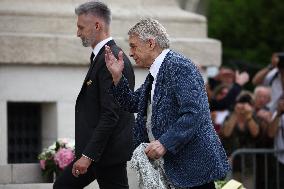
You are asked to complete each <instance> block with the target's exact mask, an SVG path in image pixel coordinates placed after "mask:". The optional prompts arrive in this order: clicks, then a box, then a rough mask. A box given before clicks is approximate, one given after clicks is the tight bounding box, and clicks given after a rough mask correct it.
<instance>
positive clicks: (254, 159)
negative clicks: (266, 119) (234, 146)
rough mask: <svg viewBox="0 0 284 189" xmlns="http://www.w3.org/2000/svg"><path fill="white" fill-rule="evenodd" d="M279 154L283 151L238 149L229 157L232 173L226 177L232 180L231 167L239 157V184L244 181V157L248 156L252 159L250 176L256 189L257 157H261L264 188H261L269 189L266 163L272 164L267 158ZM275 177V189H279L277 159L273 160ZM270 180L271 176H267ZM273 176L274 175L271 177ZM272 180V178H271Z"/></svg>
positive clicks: (283, 151)
mask: <svg viewBox="0 0 284 189" xmlns="http://www.w3.org/2000/svg"><path fill="white" fill-rule="evenodd" d="M280 153H284V149H283V150H274V149H266V148H243V149H238V150H236V151H234V152H233V153H232V155H231V162H232V172H231V173H230V174H229V175H228V179H232V178H233V173H234V169H233V167H234V166H233V165H234V161H235V160H236V157H238V156H240V158H241V161H240V163H241V172H240V173H241V180H240V182H243V181H244V180H245V173H244V171H245V170H246V166H245V163H246V162H245V157H246V156H249V157H252V176H253V184H252V185H253V189H257V188H256V171H257V170H256V169H257V165H256V164H257V156H260V155H263V156H264V179H265V180H264V183H265V184H264V186H263V188H265V189H270V188H269V187H268V163H269V164H270V165H271V163H273V162H268V156H269V155H270V156H271V157H272V156H274V155H275V154H280ZM274 171H275V176H276V180H275V185H276V188H277V189H280V180H279V162H278V161H277V158H275V170H274ZM269 176H270V177H269V178H270V179H271V178H272V177H271V175H269ZM273 176H274V175H273ZM273 179H274V177H273ZM276 188H273V189H276ZM247 189H251V188H247Z"/></svg>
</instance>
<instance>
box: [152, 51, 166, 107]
mask: <svg viewBox="0 0 284 189" xmlns="http://www.w3.org/2000/svg"><path fill="white" fill-rule="evenodd" d="M169 51H170V49H164V50H163V51H162V52H161V54H160V55H159V56H158V57H157V58H156V59H155V60H154V62H153V64H152V65H151V67H150V70H149V71H150V73H151V75H152V76H153V78H154V81H153V84H152V90H151V102H153V96H154V91H155V85H156V81H157V75H158V72H159V69H160V67H161V65H162V63H163V61H164V59H165V57H166V55H167V54H168V52H169Z"/></svg>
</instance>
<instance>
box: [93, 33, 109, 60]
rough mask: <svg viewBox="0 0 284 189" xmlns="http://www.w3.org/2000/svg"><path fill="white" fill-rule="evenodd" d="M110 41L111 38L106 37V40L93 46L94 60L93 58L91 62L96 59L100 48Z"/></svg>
mask: <svg viewBox="0 0 284 189" xmlns="http://www.w3.org/2000/svg"><path fill="white" fill-rule="evenodd" d="M110 40H112V37H108V38H106V39H104V40H102V41H101V42H99V43H98V44H97V45H96V46H95V48H94V49H93V53H94V55H95V56H94V58H93V60H95V58H96V56H97V55H98V53H99V52H100V50H101V48H103V47H104V46H105V44H106V43H107V42H109V41H110Z"/></svg>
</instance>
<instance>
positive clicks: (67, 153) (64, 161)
mask: <svg viewBox="0 0 284 189" xmlns="http://www.w3.org/2000/svg"><path fill="white" fill-rule="evenodd" d="M74 158H75V155H74V153H73V151H72V149H69V148H60V149H59V150H58V152H56V154H55V155H54V161H55V163H56V164H57V165H58V166H59V168H60V169H64V168H65V167H66V166H67V165H69V163H71V162H72V161H73V160H74Z"/></svg>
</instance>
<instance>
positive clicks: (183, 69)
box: [112, 51, 230, 187]
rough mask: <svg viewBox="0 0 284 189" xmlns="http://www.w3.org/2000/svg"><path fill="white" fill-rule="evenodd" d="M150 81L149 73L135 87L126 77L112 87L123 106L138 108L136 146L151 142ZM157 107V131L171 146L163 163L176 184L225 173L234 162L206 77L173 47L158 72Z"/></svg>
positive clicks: (190, 184) (196, 182) (154, 118)
mask: <svg viewBox="0 0 284 189" xmlns="http://www.w3.org/2000/svg"><path fill="white" fill-rule="evenodd" d="M148 83H149V78H148V77H147V78H146V80H145V82H144V84H143V85H142V86H141V87H140V88H139V89H137V90H136V91H135V92H133V91H131V90H130V89H129V88H128V83H127V80H126V79H125V78H124V77H122V79H121V80H120V81H119V83H118V85H117V86H115V87H113V89H112V90H113V94H114V96H115V98H116V99H117V101H118V102H119V103H120V104H121V106H122V107H124V108H125V109H126V110H127V111H130V112H134V113H137V118H136V125H135V128H134V143H135V145H136V146H138V145H139V144H140V143H142V142H148V137H147V132H146V127H145V124H146V110H145V106H146V103H147V101H146V97H147V95H146V93H145V87H146V86H147V84H148ZM152 108H153V109H152V119H151V123H152V127H153V129H152V131H153V135H154V137H155V138H156V139H158V140H159V141H160V142H161V143H162V144H163V145H164V146H165V147H166V149H167V150H168V151H167V153H166V154H165V156H164V163H165V165H164V166H165V172H166V175H167V177H168V179H169V180H170V181H171V183H172V184H173V185H174V186H176V187H193V186H198V185H202V184H205V183H208V182H211V181H214V180H217V179H221V178H223V177H225V176H226V173H227V172H228V171H229V170H230V166H229V164H228V161H227V157H226V154H225V151H224V149H223V147H222V145H221V143H220V140H219V138H218V136H217V135H216V132H215V131H214V128H213V126H212V122H211V118H210V112H209V105H208V99H207V95H206V91H205V87H204V82H203V79H202V77H201V74H200V73H199V71H198V70H197V68H196V66H195V65H194V64H193V63H192V62H191V61H190V60H189V59H187V58H185V57H183V56H182V55H180V54H178V53H176V52H173V51H170V52H169V53H168V54H167V55H166V57H165V59H164V61H163V63H162V65H161V67H160V69H159V72H158V75H157V81H156V85H155V91H154V97H153V104H152Z"/></svg>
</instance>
